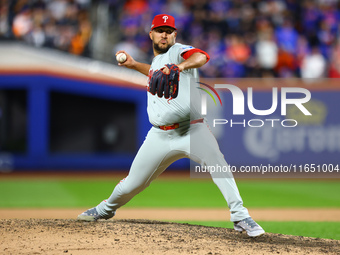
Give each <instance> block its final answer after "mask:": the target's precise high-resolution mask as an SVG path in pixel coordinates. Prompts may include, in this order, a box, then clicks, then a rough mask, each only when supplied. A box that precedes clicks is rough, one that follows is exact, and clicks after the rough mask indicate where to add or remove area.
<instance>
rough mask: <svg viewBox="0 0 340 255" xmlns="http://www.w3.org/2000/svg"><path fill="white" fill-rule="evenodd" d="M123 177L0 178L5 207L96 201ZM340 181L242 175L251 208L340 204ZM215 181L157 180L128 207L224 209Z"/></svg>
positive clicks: (243, 191) (0, 204) (68, 205)
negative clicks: (283, 179) (109, 178)
mask: <svg viewBox="0 0 340 255" xmlns="http://www.w3.org/2000/svg"><path fill="white" fill-rule="evenodd" d="M118 182H119V180H118V179H113V180H92V181H91V180H79V181H75V180H62V179H55V180H50V179H47V180H43V179H40V180H31V179H27V180H23V179H20V180H0V207H2V208H32V207H35V208H72V207H90V206H94V205H97V204H98V203H99V202H100V201H102V200H103V199H106V198H108V197H109V196H110V194H111V192H112V190H113V188H114V187H115V185H116V184H117V183H118ZM339 184H340V181H315V180H310V181H308V180H307V181H305V180H304V181H296V180H288V181H278V180H275V181H268V180H267V181H260V180H254V181H249V180H239V181H238V187H239V190H240V193H241V195H242V198H243V200H244V202H245V206H246V207H249V208H275V207H276V208H312V207H313V208H316V207H322V208H327V207H328V208H339V207H340V196H339V194H340V185H339ZM226 206H227V204H226V202H225V200H224V198H223V196H222V194H221V193H220V191H219V190H218V188H217V186H216V185H215V184H214V183H213V182H212V181H211V180H208V179H204V180H197V179H188V180H167V179H159V180H156V181H154V182H153V183H152V184H151V186H150V187H148V188H147V189H146V190H144V191H143V192H142V193H140V194H138V195H137V196H136V197H135V198H133V199H132V200H131V201H130V202H129V203H128V204H127V205H126V207H177V208H178V207H183V208H222V207H223V208H225V207H226Z"/></svg>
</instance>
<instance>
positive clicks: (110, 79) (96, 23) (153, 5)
mask: <svg viewBox="0 0 340 255" xmlns="http://www.w3.org/2000/svg"><path fill="white" fill-rule="evenodd" d="M159 13H168V14H171V15H173V16H174V17H175V18H176V23H177V27H178V28H179V33H178V39H177V41H178V42H181V43H185V44H192V45H194V46H195V47H198V48H201V49H202V50H205V51H207V52H208V53H209V54H210V56H211V60H210V62H209V63H208V64H207V65H205V66H204V67H203V68H201V70H200V73H201V76H202V77H204V78H228V79H231V78H256V79H261V78H291V79H295V78H298V79H301V81H303V80H306V81H318V82H317V83H316V84H314V83H308V84H307V85H306V86H307V87H308V88H309V89H310V90H311V92H312V100H311V102H310V105H309V106H308V107H309V110H311V111H312V112H313V117H312V118H310V119H308V120H307V119H306V118H303V116H301V115H299V114H297V113H296V112H294V111H291V112H289V114H290V115H289V116H290V117H291V118H294V119H297V120H298V121H299V123H301V125H299V127H298V128H296V129H289V130H282V129H271V130H267V129H261V131H259V130H260V129H256V131H254V130H253V131H252V130H250V129H247V128H240V129H233V130H231V132H229V133H228V134H226V135H225V136H222V137H221V140H220V145H221V147H223V151H226V158H227V161H228V162H229V163H230V164H231V165H240V164H243V165H259V164H273V165H280V164H283V165H287V164H291V163H293V164H311V163H319V164H333V165H334V166H335V165H337V164H339V163H340V162H339V158H340V116H339V111H338V99H339V91H340V90H339V89H340V85H339V84H340V83H339V82H338V80H337V79H335V78H339V77H340V25H339V24H340V2H339V1H337V0H309V1H308V0H306V1H294V0H271V1H262V0H233V1H222V0H212V1H207V0H199V1H193V0H186V1H178V0H167V1H160V0H150V1H143V0H131V1H120V0H97V1H90V0H0V183H1V185H0V208H2V209H3V208H19V209H20V208H32V207H33V208H73V207H77V208H80V207H81V208H82V209H86V208H89V207H92V206H94V205H96V204H97V203H98V201H100V200H101V199H103V198H105V197H107V196H108V195H109V193H110V192H111V190H112V188H113V187H114V185H115V184H116V183H117V182H118V181H119V178H121V177H122V175H121V171H125V173H124V174H123V175H125V174H126V172H127V170H128V168H129V166H130V164H131V162H132V160H133V158H134V155H135V153H136V151H137V150H138V148H139V146H140V145H141V143H142V142H143V140H144V138H145V135H146V133H147V131H148V130H149V128H150V124H149V123H148V117H147V113H146V92H145V85H146V78H145V77H143V75H140V74H138V73H136V72H134V71H131V70H128V69H126V68H120V67H118V66H117V64H116V61H115V57H114V53H115V52H116V51H117V50H120V49H124V50H126V51H127V52H129V53H130V54H131V55H132V56H133V57H134V58H135V59H137V60H139V61H142V62H146V63H150V62H151V60H152V48H151V43H150V41H149V38H148V32H149V30H150V23H151V20H152V17H153V16H154V15H155V14H159ZM320 78H321V79H322V80H321V82H320V80H319V79H320ZM257 81H259V80H257ZM270 93H271V88H270V87H268V86H264V87H263V88H261V87H260V89H259V90H255V92H254V98H256V99H257V100H259V101H260V102H265V101H266V100H267V99H268V95H270ZM269 103H270V102H269ZM245 118H246V119H247V118H252V116H251V115H246V116H245ZM229 145H232V146H229ZM189 165H190V164H189V161H188V160H181V161H178V162H176V164H174V165H173V166H171V169H170V170H168V171H170V173H171V171H173V170H177V172H186V173H188V168H189ZM37 171H38V172H39V173H40V174H41V173H44V172H54V173H55V172H57V173H58V174H57V175H50V177H51V178H49V177H48V176H47V177H48V178H47V179H39V178H36V177H38V176H36V175H34V174H33V172H37ZM85 171H86V172H88V173H89V174H90V175H89V176H90V179H85V180H81V179H79V178H80V175H79V174H78V173H79V172H82V173H84V172H85ZM99 171H106V173H110V174H111V173H113V175H98V176H96V173H98V172H99ZM66 172H74V173H75V175H72V176H69V175H66ZM92 172H95V174H91V173H92ZM7 173H12V174H7ZM16 173H19V175H18V176H16ZM59 173H60V174H59ZM333 173H334V174H335V175H333V176H332V177H334V178H333V179H332V180H329V179H328V180H326V179H324V180H318V179H314V180H312V179H309V180H300V181H297V180H280V179H276V180H275V181H274V182H273V181H266V180H265V181H261V180H256V181H255V180H252V181H249V180H240V182H239V187H240V190H241V194H242V196H243V198H244V200H245V201H246V206H247V207H250V208H251V209H252V208H300V209H301V208H307V209H308V210H309V209H313V208H314V209H315V207H319V208H322V210H323V212H321V214H322V215H323V216H324V217H323V218H322V220H321V221H325V217H326V219H327V215H332V216H330V217H328V219H327V221H330V222H328V223H324V222H319V223H318V224H315V222H313V223H308V222H307V223H306V222H305V223H303V222H300V223H297V222H293V223H287V222H285V223H282V222H278V223H273V222H261V224H263V226H264V227H265V228H266V230H267V231H268V232H278V233H286V234H296V235H307V236H315V237H325V238H335V239H339V238H340V237H339V232H338V229H339V222H340V215H339V211H338V209H339V206H340V200H339V199H340V198H339V196H338V194H339V192H340V191H339V187H340V186H339V185H338V184H339V179H336V178H337V177H339V172H333ZM20 174H21V175H20ZM12 176H13V178H12ZM64 176H69V177H70V178H68V179H63V177H64ZM111 177H113V178H112V179H111ZM186 177H188V176H186ZM94 190H95V191H96V192H93V191H94ZM51 197H52V198H53V199H51ZM178 198H181V199H178ZM127 207H128V208H129V207H136V208H138V207H153V208H154V207H173V208H181V207H184V208H185V207H187V208H188V207H190V208H201V207H206V208H225V207H226V205H225V201H224V200H223V198H222V197H221V195H220V193H219V192H218V190H217V188H216V187H215V186H214V184H213V183H212V182H211V180H190V182H188V180H187V179H186V178H184V177H183V180H181V179H178V178H177V177H176V178H175V179H171V178H169V179H167V178H166V179H161V180H160V181H158V180H157V181H155V184H153V185H152V186H151V187H150V188H149V189H147V190H146V191H145V192H143V193H142V194H141V195H139V196H138V199H136V200H133V201H131V203H129V204H128V205H127ZM329 208H331V209H334V210H335V211H334V210H333V211H332V212H333V214H327V212H326V211H327V209H329ZM79 212H81V210H80V209H79ZM73 216H74V217H75V216H76V213H74V214H72V216H71V217H73ZM121 217H124V215H122V216H121ZM226 220H227V214H226ZM187 222H188V221H187ZM194 223H197V222H194ZM202 224H203V223H202ZM204 224H207V225H211V226H223V227H226V226H227V227H232V225H231V223H225V222H215V223H214V222H211V221H210V222H206V223H204ZM226 224H227V225H226ZM228 224H229V225H228ZM316 225H317V227H316Z"/></svg>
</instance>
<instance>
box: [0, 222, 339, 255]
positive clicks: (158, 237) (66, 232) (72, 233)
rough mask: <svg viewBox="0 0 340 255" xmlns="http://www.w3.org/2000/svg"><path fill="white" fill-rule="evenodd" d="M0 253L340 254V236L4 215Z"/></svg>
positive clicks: (1, 224)
mask: <svg viewBox="0 0 340 255" xmlns="http://www.w3.org/2000/svg"><path fill="white" fill-rule="evenodd" d="M0 254H74V255H76V254H82V255H83V254H123V255H133V254H340V241H335V240H327V239H318V238H308V237H297V236H288V235H281V234H271V233H266V234H265V235H263V236H261V237H257V238H250V237H248V236H247V235H246V233H238V232H236V231H234V230H232V229H225V228H216V227H204V226H197V225H188V224H178V223H169V222H160V221H150V220H108V221H98V222H90V223H87V222H78V221H75V220H50V219H30V220H17V219H14V220H0Z"/></svg>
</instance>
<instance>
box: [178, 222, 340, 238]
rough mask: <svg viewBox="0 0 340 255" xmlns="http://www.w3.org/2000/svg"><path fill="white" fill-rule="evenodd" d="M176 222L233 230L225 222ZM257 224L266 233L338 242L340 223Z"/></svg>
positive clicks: (229, 224) (231, 226)
mask: <svg viewBox="0 0 340 255" xmlns="http://www.w3.org/2000/svg"><path fill="white" fill-rule="evenodd" d="M176 222H180V223H189V224H193V225H203V226H211V227H223V228H233V223H232V222H226V221H176ZM258 223H259V224H260V225H261V226H262V227H263V229H264V230H266V232H268V233H280V234H286V235H295V236H308V237H316V238H327V239H335V240H340V232H339V229H340V222H304V221H298V222H293V221H289V222H278V221H259V222H258Z"/></svg>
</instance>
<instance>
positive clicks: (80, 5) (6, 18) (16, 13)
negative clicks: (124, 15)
mask: <svg viewBox="0 0 340 255" xmlns="http://www.w3.org/2000/svg"><path fill="white" fill-rule="evenodd" d="M90 2H91V1H90V0H74V1H73V0H72V1H69V0H15V1H11V0H0V13H1V16H0V17H1V18H0V37H2V38H6V39H13V38H14V39H17V40H23V41H25V42H27V43H29V44H31V45H34V46H36V47H50V48H56V49H59V50H62V51H67V52H70V53H72V54H76V55H88V54H89V50H88V43H89V40H90V38H91V33H92V26H91V22H90V19H89V14H88V10H89V8H90V7H91V5H90Z"/></svg>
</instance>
